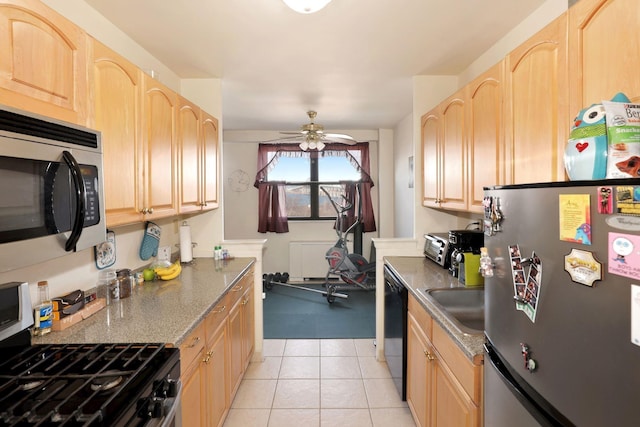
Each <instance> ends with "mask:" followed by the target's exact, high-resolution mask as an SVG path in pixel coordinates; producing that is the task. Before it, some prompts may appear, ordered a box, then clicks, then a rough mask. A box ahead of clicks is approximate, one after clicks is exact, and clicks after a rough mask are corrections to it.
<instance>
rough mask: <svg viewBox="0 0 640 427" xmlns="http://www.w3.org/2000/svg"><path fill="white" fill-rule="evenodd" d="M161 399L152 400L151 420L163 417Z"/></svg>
mask: <svg viewBox="0 0 640 427" xmlns="http://www.w3.org/2000/svg"><path fill="white" fill-rule="evenodd" d="M162 401H163V399H153V405H152V406H153V407H152V408H151V418H162V417H163V416H164V411H163V410H162V409H163V406H162Z"/></svg>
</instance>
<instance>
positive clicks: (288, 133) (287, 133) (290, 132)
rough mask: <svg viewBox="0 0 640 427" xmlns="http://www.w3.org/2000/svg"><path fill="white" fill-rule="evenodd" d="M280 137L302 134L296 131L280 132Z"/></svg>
mask: <svg viewBox="0 0 640 427" xmlns="http://www.w3.org/2000/svg"><path fill="white" fill-rule="evenodd" d="M280 133H281V134H282V135H302V132H300V131H299V130H298V131H280Z"/></svg>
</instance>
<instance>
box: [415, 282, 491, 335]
mask: <svg viewBox="0 0 640 427" xmlns="http://www.w3.org/2000/svg"><path fill="white" fill-rule="evenodd" d="M422 291H423V292H424V293H425V295H426V296H427V298H428V299H429V300H430V301H431V302H433V304H435V305H436V306H437V307H438V308H439V309H440V311H441V312H442V314H443V316H445V317H446V318H447V319H449V320H450V321H451V323H452V324H453V325H454V326H455V327H456V328H457V329H458V330H459V331H460V332H462V333H465V334H470V335H479V334H482V333H484V287H473V288H462V287H460V288H443V289H422Z"/></svg>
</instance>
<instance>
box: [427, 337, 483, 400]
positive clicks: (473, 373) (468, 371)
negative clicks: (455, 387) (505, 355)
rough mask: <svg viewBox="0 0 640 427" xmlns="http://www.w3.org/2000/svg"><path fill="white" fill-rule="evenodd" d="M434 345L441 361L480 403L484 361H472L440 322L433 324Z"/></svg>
mask: <svg viewBox="0 0 640 427" xmlns="http://www.w3.org/2000/svg"><path fill="white" fill-rule="evenodd" d="M433 346H434V347H435V348H436V351H437V352H438V354H439V355H440V359H441V361H442V362H443V363H444V364H445V365H446V366H447V368H448V369H449V370H450V371H451V373H452V374H453V376H454V377H455V378H456V379H457V380H458V382H459V383H460V385H461V386H462V388H463V389H464V391H465V392H466V393H467V394H468V395H469V397H471V400H473V402H474V403H475V404H477V405H479V404H480V402H481V393H482V390H481V385H482V365H481V363H482V361H481V360H477V363H476V364H474V363H471V362H470V361H469V359H468V358H467V357H466V356H465V355H464V353H463V352H462V350H460V348H458V346H457V345H456V343H455V342H454V341H453V340H452V339H451V337H450V336H449V335H448V334H447V332H446V331H445V330H444V329H442V327H440V325H438V324H434V325H433ZM479 357H481V356H479Z"/></svg>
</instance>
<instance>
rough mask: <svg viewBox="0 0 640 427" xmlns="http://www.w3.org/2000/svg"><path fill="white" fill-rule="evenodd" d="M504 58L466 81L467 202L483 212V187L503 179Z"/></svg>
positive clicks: (470, 207) (474, 208)
mask: <svg viewBox="0 0 640 427" xmlns="http://www.w3.org/2000/svg"><path fill="white" fill-rule="evenodd" d="M503 72H504V61H500V62H499V63H497V64H496V65H494V66H493V67H491V68H490V69H489V70H487V71H486V72H484V73H483V74H482V75H481V76H479V77H477V78H476V79H475V80H473V81H472V82H471V83H469V84H468V85H467V89H468V90H467V94H468V95H467V96H468V99H467V120H468V122H467V141H468V150H467V153H468V158H467V165H468V167H467V170H468V185H467V189H468V196H467V200H468V205H469V210H470V211H472V212H482V210H483V208H482V199H483V197H484V192H483V191H484V190H483V188H484V187H488V186H492V185H500V184H503V183H504V168H503V161H502V156H503V155H504V150H503V149H502V147H503V141H502V90H503V84H502V80H503Z"/></svg>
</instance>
